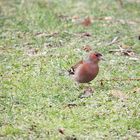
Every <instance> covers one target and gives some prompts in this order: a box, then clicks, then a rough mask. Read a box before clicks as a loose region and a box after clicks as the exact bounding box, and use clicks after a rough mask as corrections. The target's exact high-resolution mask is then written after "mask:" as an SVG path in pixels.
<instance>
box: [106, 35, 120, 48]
mask: <svg viewBox="0 0 140 140" xmlns="http://www.w3.org/2000/svg"><path fill="white" fill-rule="evenodd" d="M118 38H119V37H118V36H116V37H115V38H114V39H113V40H112V41H111V42H109V43H107V45H106V46H110V45H112V44H114V43H116V42H117V40H118Z"/></svg>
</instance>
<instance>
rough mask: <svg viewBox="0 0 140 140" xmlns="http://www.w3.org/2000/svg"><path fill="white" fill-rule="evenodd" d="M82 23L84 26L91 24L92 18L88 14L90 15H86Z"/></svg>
mask: <svg viewBox="0 0 140 140" xmlns="http://www.w3.org/2000/svg"><path fill="white" fill-rule="evenodd" d="M81 24H82V25H83V26H86V27H87V26H90V25H91V24H92V20H91V18H90V17H89V16H88V17H86V18H85V19H84V20H83V21H82V22H81Z"/></svg>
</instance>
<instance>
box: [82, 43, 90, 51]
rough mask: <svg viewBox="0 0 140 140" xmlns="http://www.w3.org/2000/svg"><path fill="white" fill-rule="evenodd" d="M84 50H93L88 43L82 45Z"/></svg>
mask: <svg viewBox="0 0 140 140" xmlns="http://www.w3.org/2000/svg"><path fill="white" fill-rule="evenodd" d="M82 50H84V51H86V52H90V51H91V50H92V48H91V46H89V45H86V46H83V47H82Z"/></svg>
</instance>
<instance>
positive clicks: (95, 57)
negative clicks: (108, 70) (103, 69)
mask: <svg viewBox="0 0 140 140" xmlns="http://www.w3.org/2000/svg"><path fill="white" fill-rule="evenodd" d="M88 59H89V61H91V62H94V63H98V62H99V61H100V60H103V57H102V54H101V53H98V52H95V53H91V54H90V55H89V58H88Z"/></svg>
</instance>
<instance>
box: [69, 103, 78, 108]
mask: <svg viewBox="0 0 140 140" xmlns="http://www.w3.org/2000/svg"><path fill="white" fill-rule="evenodd" d="M67 106H68V107H69V108H72V107H76V106H77V104H75V103H69V104H68V105H67Z"/></svg>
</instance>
